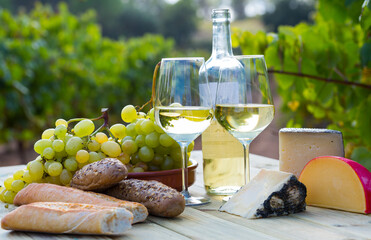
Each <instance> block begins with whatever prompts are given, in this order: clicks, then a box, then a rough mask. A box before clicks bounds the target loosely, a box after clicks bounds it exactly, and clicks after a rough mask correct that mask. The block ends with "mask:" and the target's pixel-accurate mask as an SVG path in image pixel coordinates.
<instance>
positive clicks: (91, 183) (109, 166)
mask: <svg viewBox="0 0 371 240" xmlns="http://www.w3.org/2000/svg"><path fill="white" fill-rule="evenodd" d="M127 175H128V170H127V168H126V167H125V165H124V164H123V163H121V162H120V161H119V160H117V159H116V158H104V159H102V160H100V161H97V162H93V163H90V164H88V165H86V166H84V167H83V168H81V169H80V170H79V171H77V172H76V173H75V175H74V176H73V178H72V180H71V183H70V184H71V187H74V188H78V189H81V190H88V191H93V190H94V191H102V190H105V189H107V188H110V187H112V186H114V185H115V184H117V183H119V182H120V181H121V180H123V179H125V178H126V177H127Z"/></svg>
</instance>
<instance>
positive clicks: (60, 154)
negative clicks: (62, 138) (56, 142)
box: [55, 150, 68, 162]
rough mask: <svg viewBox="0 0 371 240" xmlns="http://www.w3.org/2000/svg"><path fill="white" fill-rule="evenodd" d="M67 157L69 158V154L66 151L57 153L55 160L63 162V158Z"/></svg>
mask: <svg viewBox="0 0 371 240" xmlns="http://www.w3.org/2000/svg"><path fill="white" fill-rule="evenodd" d="M67 156H68V154H67V153H66V151H64V150H63V151H62V152H56V153H55V158H56V160H57V161H58V162H62V161H63V158H65V157H67Z"/></svg>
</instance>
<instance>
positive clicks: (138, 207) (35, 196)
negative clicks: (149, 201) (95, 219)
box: [14, 183, 148, 223]
mask: <svg viewBox="0 0 371 240" xmlns="http://www.w3.org/2000/svg"><path fill="white" fill-rule="evenodd" d="M34 202H67V203H82V204H94V205H99V206H108V207H121V208H125V209H127V210H129V211H130V212H131V213H132V214H133V216H134V220H133V223H138V222H143V221H145V219H146V218H147V216H148V210H147V208H146V207H145V206H144V205H142V204H140V203H136V202H129V201H123V200H119V199H113V198H112V197H109V196H106V195H103V194H99V193H93V192H85V191H82V190H79V189H76V188H71V187H62V186H59V185H55V184H48V183H31V184H30V185H28V186H27V187H26V188H24V189H22V190H21V191H19V192H18V193H17V195H16V196H15V198H14V204H15V205H18V206H19V205H24V204H29V203H34Z"/></svg>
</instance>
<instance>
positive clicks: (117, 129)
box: [109, 123, 126, 139]
mask: <svg viewBox="0 0 371 240" xmlns="http://www.w3.org/2000/svg"><path fill="white" fill-rule="evenodd" d="M109 130H110V131H111V133H112V134H113V136H114V137H115V138H118V139H123V138H124V137H125V136H126V127H125V126H124V125H123V124H120V123H117V124H115V125H112V126H111V127H110V129H109Z"/></svg>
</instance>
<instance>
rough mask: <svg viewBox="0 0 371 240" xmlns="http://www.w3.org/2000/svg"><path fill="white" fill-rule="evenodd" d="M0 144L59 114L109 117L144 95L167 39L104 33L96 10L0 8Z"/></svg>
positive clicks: (169, 45)
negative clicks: (103, 111) (106, 112)
mask: <svg viewBox="0 0 371 240" xmlns="http://www.w3.org/2000/svg"><path fill="white" fill-rule="evenodd" d="M0 26H1V28H0V112H1V113H2V114H1V116H0V129H1V134H0V142H1V141H8V140H10V139H18V140H21V141H22V140H29V139H33V138H34V137H35V135H38V134H39V133H40V131H41V129H45V128H46V127H47V126H48V127H50V126H53V124H54V121H55V120H56V119H57V118H66V119H69V118H72V117H96V116H98V115H100V108H101V107H109V108H110V109H111V112H112V113H116V114H111V115H112V116H113V120H115V118H114V117H115V116H116V117H117V118H118V117H119V114H117V113H119V112H120V110H121V108H122V107H123V106H124V105H126V104H129V103H131V104H132V103H135V104H138V105H140V104H143V103H145V102H146V101H147V100H148V99H149V98H150V92H151V84H152V71H153V68H154V66H155V65H156V63H157V62H158V61H159V60H160V59H161V57H163V56H169V55H170V52H171V51H172V49H173V42H172V41H170V40H165V39H164V38H163V37H161V36H154V35H146V36H144V37H142V38H138V39H132V40H129V41H113V40H110V39H106V38H103V37H102V34H101V31H100V28H99V27H98V25H97V24H96V23H95V13H94V12H93V11H87V12H86V13H84V14H82V15H81V16H79V17H77V16H74V15H73V14H71V13H70V12H69V10H68V9H67V7H66V5H64V4H61V5H59V7H58V11H56V12H54V11H53V10H52V9H51V8H50V7H48V6H43V5H40V4H38V5H36V7H35V9H34V10H33V11H31V12H30V13H29V14H20V15H18V16H12V14H10V13H9V12H8V11H6V10H3V9H0Z"/></svg>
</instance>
